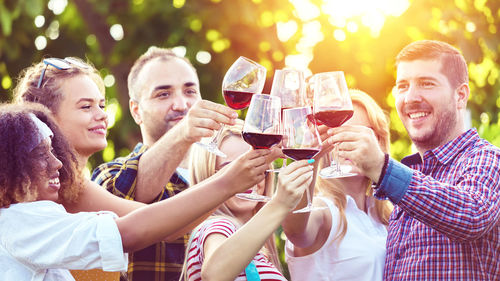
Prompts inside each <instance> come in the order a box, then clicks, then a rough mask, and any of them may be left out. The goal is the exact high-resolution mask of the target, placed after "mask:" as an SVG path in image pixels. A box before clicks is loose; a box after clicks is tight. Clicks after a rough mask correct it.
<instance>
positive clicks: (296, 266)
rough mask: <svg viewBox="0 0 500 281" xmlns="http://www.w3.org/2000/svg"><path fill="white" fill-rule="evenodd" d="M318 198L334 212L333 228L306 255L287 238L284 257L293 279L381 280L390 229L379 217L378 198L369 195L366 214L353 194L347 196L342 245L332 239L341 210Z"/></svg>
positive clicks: (335, 233) (323, 280) (324, 280)
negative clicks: (376, 212)
mask: <svg viewBox="0 0 500 281" xmlns="http://www.w3.org/2000/svg"><path fill="white" fill-rule="evenodd" d="M317 198H319V199H321V200H322V201H324V202H325V203H326V205H327V206H328V209H329V211H330V213H331V215H332V229H331V231H330V234H329V235H328V239H327V241H326V242H325V244H323V246H322V247H321V248H320V249H319V250H317V251H316V252H314V253H312V254H310V255H307V256H301V257H294V256H293V252H294V251H293V244H292V243H291V242H290V241H288V240H287V241H286V244H285V256H286V261H287V263H288V269H289V271H290V277H291V280H292V281H293V280H315V281H333V280H335V281H339V280H351V281H352V280H357V281H358V280H359V281H378V280H380V281H381V280H382V275H383V270H384V261H385V242H386V239H387V229H386V228H385V226H384V225H383V224H381V223H380V222H379V221H378V219H377V218H376V215H375V213H374V212H375V209H374V203H375V202H374V200H375V199H374V198H368V200H367V206H368V215H367V214H366V213H365V212H363V211H361V210H360V209H358V207H357V205H356V202H355V201H354V199H353V198H352V197H350V196H347V205H346V209H345V215H346V219H347V232H346V235H345V236H344V239H343V240H342V241H341V242H340V245H339V243H338V241H333V242H332V240H333V239H334V238H335V236H336V235H337V230H338V227H339V221H338V217H339V210H338V208H337V207H336V206H335V205H334V204H333V202H332V201H331V200H330V199H327V198H325V197H317Z"/></svg>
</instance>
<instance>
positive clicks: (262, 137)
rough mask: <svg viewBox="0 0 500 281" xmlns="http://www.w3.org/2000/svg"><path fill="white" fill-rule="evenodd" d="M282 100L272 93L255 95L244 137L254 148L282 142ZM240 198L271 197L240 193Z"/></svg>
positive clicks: (261, 199)
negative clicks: (271, 94)
mask: <svg viewBox="0 0 500 281" xmlns="http://www.w3.org/2000/svg"><path fill="white" fill-rule="evenodd" d="M280 114H281V102H280V99H279V98H278V97H274V96H270V95H260V94H257V95H253V97H252V100H251V102H250V106H249V108H248V112H247V115H246V117H245V125H244V126H243V134H242V135H243V139H244V140H245V141H246V142H247V143H248V144H250V145H251V146H252V147H253V148H254V149H270V148H271V147H273V146H274V145H277V144H278V143H280V142H281V139H282V137H283V136H282V134H281V116H280ZM236 196H237V197H238V198H241V199H247V200H253V201H269V199H270V198H269V197H267V196H263V195H259V194H257V192H256V191H255V189H253V190H252V193H238V194H236Z"/></svg>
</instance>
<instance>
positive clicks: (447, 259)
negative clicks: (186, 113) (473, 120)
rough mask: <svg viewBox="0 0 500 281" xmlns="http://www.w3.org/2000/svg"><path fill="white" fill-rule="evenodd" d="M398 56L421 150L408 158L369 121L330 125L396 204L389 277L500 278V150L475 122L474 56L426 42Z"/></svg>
mask: <svg viewBox="0 0 500 281" xmlns="http://www.w3.org/2000/svg"><path fill="white" fill-rule="evenodd" d="M396 63H397V80H396V86H395V88H394V90H393V93H394V95H395V99H396V109H397V111H398V114H399V117H400V118H401V121H402V122H403V124H404V126H405V127H406V130H407V131H408V134H409V136H410V138H411V139H412V141H413V143H414V144H415V146H416V148H417V150H418V153H416V154H414V155H411V156H409V157H406V158H404V159H403V160H402V163H399V162H397V161H395V160H394V159H391V158H390V157H389V156H388V155H384V153H383V152H382V151H380V150H379V149H378V145H377V140H376V138H375V136H374V134H373V132H371V130H370V129H368V128H360V127H353V126H342V127H339V128H334V129H330V130H329V133H330V134H331V135H332V137H331V138H330V140H329V142H330V143H338V144H339V150H340V156H341V157H344V158H347V159H349V160H350V161H352V162H353V163H354V164H355V165H356V166H358V167H359V168H360V169H361V170H362V171H363V172H364V174H365V175H367V176H368V177H370V178H371V179H372V180H373V181H374V182H376V183H377V186H376V187H375V194H376V196H377V197H379V198H389V199H390V200H391V201H392V202H393V203H394V204H395V209H394V211H393V213H392V215H391V217H390V219H389V237H388V239H387V256H386V264H385V269H384V280H439V281H442V280H500V223H499V220H500V150H499V149H498V148H497V147H495V146H493V145H492V144H490V143H488V142H487V141H485V140H483V139H481V138H480V137H479V135H478V133H477V131H476V130H475V129H469V130H467V128H466V125H465V111H466V105H467V100H468V98H469V81H468V72H467V64H466V62H465V59H464V58H463V56H462V55H461V53H460V52H459V51H458V50H457V49H455V48H454V47H452V46H451V45H449V44H446V43H444V42H440V41H430V40H423V41H417V42H414V43H412V44H410V45H408V46H406V47H405V48H404V49H403V50H402V51H401V52H400V53H399V55H398V56H397V58H396Z"/></svg>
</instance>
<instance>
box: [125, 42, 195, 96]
mask: <svg viewBox="0 0 500 281" xmlns="http://www.w3.org/2000/svg"><path fill="white" fill-rule="evenodd" d="M154 59H159V60H163V61H168V60H171V59H180V60H182V61H185V62H186V63H187V64H188V65H189V66H190V67H191V68H192V69H193V71H194V72H195V73H196V69H195V68H194V67H193V65H192V64H191V62H190V61H189V60H188V59H187V58H185V57H181V56H178V55H177V54H175V53H174V52H173V51H172V50H171V49H166V48H159V47H156V46H151V47H149V49H148V50H147V51H146V52H145V53H144V54H142V55H141V56H140V57H139V58H138V59H137V60H136V61H135V63H134V65H133V66H132V68H131V69H130V73H129V75H128V79H127V86H128V94H129V97H130V98H131V99H134V100H138V99H139V97H140V94H141V90H142V87H141V82H140V81H138V77H139V74H140V72H141V70H142V69H143V68H144V66H145V65H146V64H147V63H148V62H150V61H152V60H154Z"/></svg>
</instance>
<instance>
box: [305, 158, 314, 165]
mask: <svg viewBox="0 0 500 281" xmlns="http://www.w3.org/2000/svg"><path fill="white" fill-rule="evenodd" d="M314 161H315V160H314V159H309V160H307V163H308V164H312V163H314Z"/></svg>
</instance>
